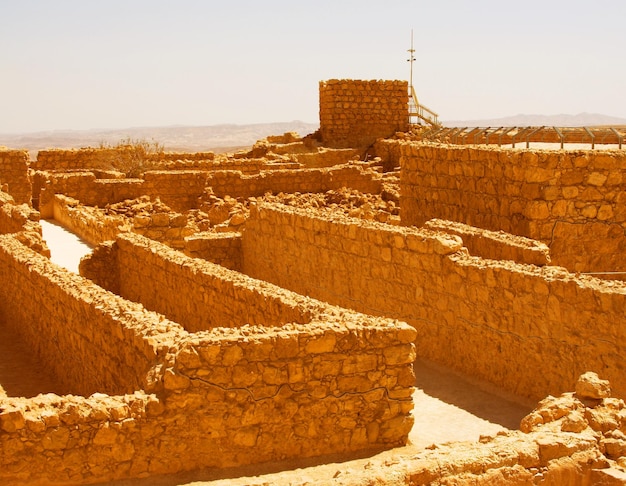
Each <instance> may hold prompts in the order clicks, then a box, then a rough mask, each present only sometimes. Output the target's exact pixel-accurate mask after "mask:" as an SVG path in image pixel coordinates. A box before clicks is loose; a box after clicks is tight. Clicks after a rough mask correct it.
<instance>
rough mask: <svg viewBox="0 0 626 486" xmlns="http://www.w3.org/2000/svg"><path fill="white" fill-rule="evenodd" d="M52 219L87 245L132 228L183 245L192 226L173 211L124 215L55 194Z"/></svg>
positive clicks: (100, 241)
mask: <svg viewBox="0 0 626 486" xmlns="http://www.w3.org/2000/svg"><path fill="white" fill-rule="evenodd" d="M53 217H54V219H55V221H57V222H59V223H60V224H62V225H63V226H64V227H65V228H68V229H69V230H70V231H72V232H73V233H75V234H76V235H78V236H80V237H81V238H82V239H84V240H85V241H87V242H88V243H89V244H91V245H98V244H100V243H102V242H104V241H107V240H114V239H115V238H116V236H117V235H118V234H119V233H127V232H129V231H132V232H133V233H137V234H139V235H143V236H146V237H148V238H151V239H153V240H155V241H159V242H161V243H164V244H166V245H168V246H171V247H172V248H178V249H183V248H185V247H186V245H187V243H186V242H185V238H186V237H187V236H190V235H191V234H192V232H193V230H192V229H190V228H188V227H187V218H186V217H185V215H183V214H180V213H176V212H167V213H164V212H159V213H157V212H155V213H151V214H146V215H136V216H134V217H132V218H131V217H126V216H123V215H119V214H106V212H105V211H103V210H102V209H100V208H94V207H91V206H84V205H82V204H81V203H80V202H79V201H77V200H76V199H73V198H70V197H67V196H63V195H61V194H57V195H55V196H54V200H53Z"/></svg>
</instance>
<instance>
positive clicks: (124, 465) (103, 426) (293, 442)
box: [0, 313, 415, 485]
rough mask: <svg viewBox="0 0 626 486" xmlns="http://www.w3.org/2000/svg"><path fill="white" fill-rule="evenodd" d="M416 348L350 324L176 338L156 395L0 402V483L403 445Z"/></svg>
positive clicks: (348, 319)
mask: <svg viewBox="0 0 626 486" xmlns="http://www.w3.org/2000/svg"><path fill="white" fill-rule="evenodd" d="M363 318H364V319H363ZM413 337H414V331H413V330H412V329H410V328H408V326H406V325H405V327H404V328H403V327H402V326H397V325H395V326H394V325H392V324H391V323H389V322H387V323H386V322H380V320H378V321H374V320H373V319H370V318H367V317H365V316H361V318H359V317H358V315H350V314H349V313H348V315H346V316H345V317H341V318H339V317H337V316H332V315H330V316H325V317H324V320H323V321H320V322H315V323H311V324H310V325H307V326H306V327H303V326H297V325H294V326H290V327H286V328H284V329H282V330H281V331H280V332H278V333H269V332H267V331H266V330H262V329H255V328H248V329H224V330H222V332H220V333H201V334H198V335H194V336H188V337H187V338H184V337H181V336H178V339H179V340H178V343H177V347H176V349H175V350H173V351H174V353H173V355H172V361H170V362H168V363H167V365H166V368H165V369H164V370H162V373H161V374H160V375H159V376H158V377H157V378H158V380H159V382H158V383H157V384H156V385H157V386H156V387H155V389H156V392H155V393H154V394H150V395H148V394H146V393H143V392H135V393H134V394H132V395H124V396H112V397H109V396H106V395H103V394H98V395H93V396H91V397H89V398H82V397H73V396H68V397H56V396H54V395H44V396H39V397H35V398H33V399H19V398H17V399H12V398H9V399H4V400H2V401H0V405H1V406H0V428H1V429H0V430H1V433H0V447H1V450H3V451H5V452H7V453H6V454H2V455H0V481H2V482H3V483H4V484H16V483H19V484H25V485H27V484H66V483H67V484H84V483H90V482H104V481H111V480H114V479H121V478H137V477H144V478H145V477H147V476H150V475H157V474H168V473H176V472H180V471H186V470H193V469H200V468H227V467H236V466H241V465H246V464H254V463H262V462H267V461H279V460H284V459H291V458H294V459H302V458H306V457H311V456H319V455H324V454H332V453H338V452H351V451H358V450H364V449H365V450H367V449H371V448H381V447H393V446H398V445H402V444H403V443H404V442H405V441H406V436H407V434H408V431H409V430H410V428H411V425H412V423H413V420H412V417H410V415H409V412H410V410H411V409H412V406H413V404H412V400H411V398H410V395H411V392H412V387H411V385H412V383H413V381H414V380H415V377H414V375H413V373H412V364H411V361H412V358H413V356H414V348H413V345H412V344H411V340H412V339H413ZM164 338H166V336H165V335H164V334H159V333H155V335H154V337H153V339H154V340H163V339H164ZM372 376H375V377H374V378H372Z"/></svg>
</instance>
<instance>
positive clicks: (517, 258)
mask: <svg viewBox="0 0 626 486" xmlns="http://www.w3.org/2000/svg"><path fill="white" fill-rule="evenodd" d="M424 228H427V229H431V230H434V231H443V232H445V233H449V234H451V235H457V236H460V237H461V239H462V240H463V246H465V247H466V248H467V249H468V250H469V252H470V254H472V255H474V256H479V257H481V258H487V259H489V260H511V261H514V262H516V263H528V264H530V265H549V264H550V261H551V260H550V250H549V248H548V246H547V245H545V244H544V243H541V242H539V241H537V240H531V239H529V238H524V237H523V236H515V235H512V234H510V233H505V232H504V231H489V230H484V229H480V228H476V227H474V226H469V225H466V224H463V223H456V222H454V221H446V220H442V219H431V220H430V221H426V223H424Z"/></svg>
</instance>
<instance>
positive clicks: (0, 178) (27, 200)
mask: <svg viewBox="0 0 626 486" xmlns="http://www.w3.org/2000/svg"><path fill="white" fill-rule="evenodd" d="M28 170H29V159H28V152H27V151H26V150H3V149H0V191H3V192H6V193H8V194H10V195H11V196H12V197H13V199H14V200H15V202H16V203H17V204H23V203H24V204H29V205H30V204H31V197H32V183H31V180H30V176H29V175H28Z"/></svg>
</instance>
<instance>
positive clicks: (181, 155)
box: [32, 147, 215, 171]
mask: <svg viewBox="0 0 626 486" xmlns="http://www.w3.org/2000/svg"><path fill="white" fill-rule="evenodd" d="M120 153H123V150H118V149H116V148H99V147H87V148H81V149H69V150H67V149H49V150H40V151H39V152H38V153H37V160H36V161H34V162H33V163H32V168H33V169H34V170H41V171H68V170H78V171H84V170H91V169H103V168H106V167H105V166H104V164H103V162H102V161H103V160H107V159H111V158H114V157H116V156H117V155H119V154H120ZM214 158H215V154H214V153H213V152H194V153H188V152H162V153H158V154H148V156H147V160H149V161H151V162H153V163H159V164H163V165H164V166H167V164H168V163H173V164H175V166H177V164H178V165H180V163H177V161H189V162H191V163H192V164H196V165H197V166H202V165H203V164H210V163H211V161H212V160H213V159H214Z"/></svg>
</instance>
